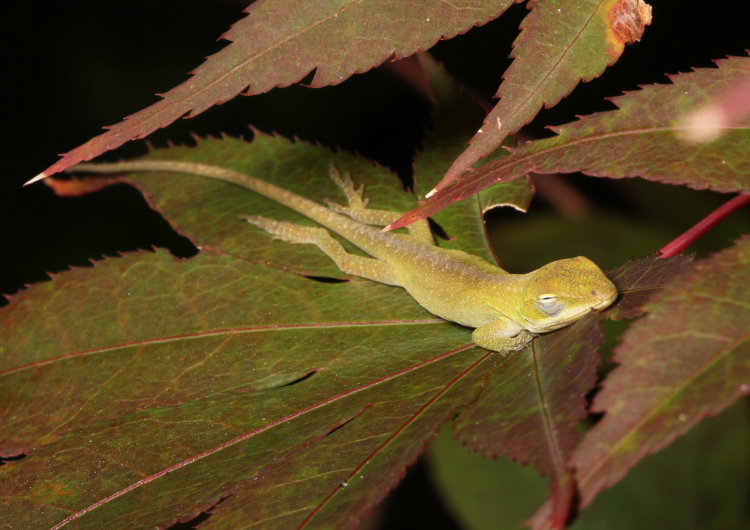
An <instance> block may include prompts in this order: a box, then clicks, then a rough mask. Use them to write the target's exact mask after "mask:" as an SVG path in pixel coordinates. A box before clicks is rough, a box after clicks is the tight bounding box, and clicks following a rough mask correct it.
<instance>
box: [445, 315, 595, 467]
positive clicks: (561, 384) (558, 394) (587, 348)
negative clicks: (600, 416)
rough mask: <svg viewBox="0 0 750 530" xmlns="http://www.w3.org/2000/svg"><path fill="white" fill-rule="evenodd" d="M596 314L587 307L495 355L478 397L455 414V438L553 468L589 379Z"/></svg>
mask: <svg viewBox="0 0 750 530" xmlns="http://www.w3.org/2000/svg"><path fill="white" fill-rule="evenodd" d="M599 319H600V315H599V314H598V313H593V314H591V315H589V316H588V317H587V318H584V319H583V320H580V321H578V322H576V323H575V324H574V325H573V326H571V327H569V328H567V329H565V330H563V331H561V332H559V333H553V334H548V335H543V336H541V337H539V338H537V339H536V340H535V341H534V342H533V344H532V346H531V347H529V348H527V349H525V350H523V351H522V352H517V353H515V354H512V355H508V356H506V357H504V358H502V359H499V360H497V361H495V364H496V366H495V367H494V368H493V370H492V372H491V374H490V376H489V379H488V381H487V384H486V387H485V388H484V390H483V391H482V393H481V394H480V396H479V399H478V401H477V402H476V403H474V404H472V405H471V406H470V407H468V408H467V410H465V411H464V412H463V413H462V414H461V416H459V417H458V418H457V419H456V422H455V426H456V437H457V439H458V440H460V441H461V442H462V443H465V444H466V445H467V446H468V447H469V449H471V450H472V451H480V452H482V454H484V455H486V456H488V457H493V458H494V457H497V456H499V455H501V454H505V455H506V456H508V457H509V458H511V459H513V460H517V461H518V462H520V463H522V464H526V463H529V462H531V463H533V464H534V465H535V466H536V468H537V469H539V471H540V472H541V473H543V474H545V475H553V476H561V475H562V474H563V473H564V471H565V462H566V460H567V458H568V455H569V454H570V452H571V451H572V450H573V448H574V447H575V443H576V441H577V439H578V434H577V432H576V426H577V424H578V422H579V421H581V420H582V419H583V418H584V417H585V416H586V414H587V411H586V400H585V395H586V393H587V392H588V391H589V390H590V389H591V388H592V387H593V386H594V384H595V383H596V367H597V365H598V364H599V357H598V356H597V349H598V347H599V345H600V344H601V342H602V341H603V340H604V339H603V336H602V332H601V329H600V328H599V325H598V323H599Z"/></svg>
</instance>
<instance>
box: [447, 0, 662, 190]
mask: <svg viewBox="0 0 750 530" xmlns="http://www.w3.org/2000/svg"><path fill="white" fill-rule="evenodd" d="M528 7H529V9H530V10H531V12H530V13H529V15H528V16H527V17H526V19H525V20H524V21H523V23H522V24H521V29H522V31H521V34H520V35H519V37H518V39H516V41H515V42H514V43H513V53H512V57H514V59H515V60H514V61H513V64H511V66H510V67H509V68H508V69H507V70H506V71H505V74H503V83H502V84H501V85H500V88H499V89H498V91H497V94H496V97H498V98H500V101H499V103H498V104H497V105H495V107H494V108H493V109H492V111H491V112H490V113H489V114H488V115H487V117H486V118H485V119H484V123H483V124H482V128H481V129H479V131H477V133H476V134H475V135H474V137H473V138H472V139H471V142H470V144H469V147H468V148H467V149H466V150H465V151H464V152H463V153H461V156H459V157H458V158H457V159H456V160H455V162H453V164H452V165H451V167H450V168H449V169H448V171H447V173H446V174H445V177H444V178H443V180H441V182H440V184H438V186H437V187H436V189H438V190H440V189H443V188H445V187H446V186H447V185H448V184H450V183H451V182H453V181H454V180H456V179H458V178H459V177H460V176H461V174H462V173H463V172H465V171H466V170H467V169H469V168H471V166H473V165H474V164H475V163H476V162H477V160H479V159H480V158H482V157H484V156H486V155H487V154H488V153H490V152H491V151H493V150H494V149H496V148H498V147H499V146H500V144H501V143H502V142H503V140H504V139H505V138H506V137H507V136H508V135H510V134H513V133H514V132H516V131H518V129H520V128H521V127H522V126H523V125H525V124H527V123H528V122H530V121H531V120H532V119H533V118H534V116H536V114H537V112H539V110H540V109H541V108H542V106H543V105H544V106H547V107H552V106H554V105H556V104H557V103H558V102H559V101H560V100H561V99H562V98H563V97H565V96H566V95H568V94H569V93H570V92H571V91H572V90H573V89H574V88H575V87H576V85H577V84H578V83H579V82H580V81H590V80H591V79H594V78H596V77H599V76H600V75H601V74H602V72H603V71H604V69H605V68H606V67H607V66H610V65H612V64H614V63H615V61H617V59H619V57H620V55H621V54H622V52H623V50H624V47H625V44H627V43H629V42H634V41H636V40H639V39H640V36H641V34H642V33H643V30H644V29H645V26H646V25H648V24H650V22H651V7H650V6H648V4H645V3H644V2H638V1H636V0H632V1H631V0H626V1H622V0H583V1H580V0H579V1H578V2H565V1H563V0H538V1H536V2H529V4H528ZM625 27H627V28H628V30H627V31H629V34H627V33H626V32H625V31H623V29H624V28H625Z"/></svg>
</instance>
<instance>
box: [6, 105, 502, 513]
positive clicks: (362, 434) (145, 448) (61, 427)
mask: <svg viewBox="0 0 750 530" xmlns="http://www.w3.org/2000/svg"><path fill="white" fill-rule="evenodd" d="M441 123H443V120H436V126H437V127H441V125H440V124H441ZM256 141H257V144H256V143H255V142H253V143H252V144H249V143H247V142H241V141H238V140H231V139H224V140H202V141H199V142H198V145H197V146H196V147H194V148H174V149H169V150H161V151H157V152H155V153H152V155H151V156H159V157H162V158H165V157H166V158H170V157H175V158H184V159H189V160H200V161H202V162H206V161H208V162H211V163H222V161H223V162H224V163H225V164H226V165H228V166H230V167H234V168H235V169H239V170H242V171H246V172H248V173H251V174H254V175H258V176H263V177H268V174H270V175H271V177H272V180H274V181H275V182H277V183H282V184H283V185H285V186H287V187H290V188H291V189H294V190H295V191H298V192H301V193H305V194H307V195H308V196H311V197H313V198H315V199H317V200H320V199H321V198H323V197H331V198H334V199H336V197H335V193H336V189H335V187H334V186H333V184H332V183H331V182H330V181H329V180H328V177H327V175H326V172H327V168H326V167H325V165H326V164H327V162H329V161H331V160H335V161H336V163H337V164H338V165H339V167H340V169H341V170H342V171H345V170H351V171H352V172H353V178H354V179H355V180H357V181H358V182H362V181H364V182H366V183H367V185H368V196H369V197H371V198H372V204H373V206H375V207H385V206H391V207H394V206H395V207H398V205H399V204H401V205H403V204H404V202H403V201H407V202H408V203H409V204H413V198H411V197H410V196H409V195H408V194H404V193H403V192H400V193H398V186H399V184H398V183H397V180H396V179H395V178H393V176H392V175H390V174H388V173H387V172H385V171H383V170H382V169H379V168H375V167H373V166H372V165H370V164H367V163H364V162H362V161H358V160H356V159H354V158H353V157H351V156H350V155H346V154H334V155H332V154H331V153H330V151H328V150H327V149H324V148H320V147H313V146H309V145H306V144H303V143H292V142H289V141H287V140H284V139H281V138H273V137H267V136H264V135H258V137H257V138H256ZM279 165H281V167H277V166H279ZM295 166H296V167H295ZM429 169H430V168H429V165H428V166H427V167H426V168H425V171H428V170H429ZM287 170H289V171H288V174H287ZM125 178H127V179H131V180H132V181H133V182H136V181H137V183H138V185H139V187H141V188H142V189H144V190H146V192H147V195H148V197H149V200H150V201H151V204H152V205H154V206H155V207H156V208H157V209H159V210H160V211H163V212H164V213H165V215H166V216H167V217H168V218H169V219H170V220H172V221H173V222H174V223H175V224H176V225H178V226H179V228H180V230H181V231H183V232H184V233H186V234H188V235H189V236H190V237H191V238H192V239H193V240H194V241H195V242H196V243H198V244H199V245H200V246H202V247H203V248H204V250H203V252H201V253H200V254H199V255H198V256H196V257H195V258H192V259H190V260H186V261H177V260H174V259H172V258H171V257H169V256H167V255H165V254H164V253H163V252H161V251H160V252H157V253H156V254H148V253H146V254H142V255H128V256H125V257H123V258H120V259H108V260H106V261H104V262H103V263H99V264H97V265H96V266H95V267H94V268H93V269H76V270H74V271H70V272H66V273H63V274H60V275H56V276H55V277H54V279H53V281H51V282H48V283H45V284H41V285H38V286H35V287H34V288H33V289H31V290H30V291H28V292H23V293H21V294H19V295H17V296H15V297H13V298H12V299H11V305H10V306H9V307H8V308H6V310H4V311H3V312H2V313H0V318H4V319H5V320H4V321H3V326H2V329H3V330H6V332H7V333H9V330H11V329H13V333H12V335H11V336H3V337H0V339H2V341H0V344H2V345H3V347H4V348H6V349H5V350H3V357H4V361H5V362H4V366H6V367H7V370H6V371H5V372H4V373H3V375H2V376H0V377H2V379H3V380H2V381H1V382H0V384H2V388H3V389H8V393H7V394H4V395H3V396H7V401H4V402H3V403H2V407H3V409H2V410H3V414H4V417H5V418H6V420H7V421H6V423H5V424H4V425H7V426H8V427H9V430H8V431H7V432H6V431H4V432H3V434H4V436H7V437H8V438H3V441H2V442H0V446H1V449H0V450H2V454H15V453H18V452H21V451H28V450H29V449H33V452H32V453H31V454H30V455H29V456H28V457H26V458H24V459H22V460H20V461H18V462H16V463H13V464H8V465H6V466H3V467H2V468H1V469H0V474H2V475H3V477H2V479H0V483H1V484H2V486H0V492H1V494H2V495H3V496H4V497H5V499H12V500H9V504H8V505H6V506H7V507H8V509H7V510H6V512H5V513H9V514H11V515H12V517H13V519H14V520H16V521H19V524H23V523H24V522H28V523H29V524H31V523H32V522H33V524H42V525H47V526H51V525H53V524H55V523H59V522H60V521H61V520H69V521H76V522H77V523H79V524H81V525H83V526H100V525H101V524H102V521H107V523H108V524H118V522H122V523H123V524H124V523H125V522H127V524H130V525H138V526H150V525H165V524H169V522H171V521H174V520H176V519H185V518H189V517H191V516H193V515H195V514H197V513H198V512H199V511H201V510H203V509H205V508H207V507H211V512H212V515H211V522H212V524H216V525H219V526H223V527H226V526H231V525H232V524H234V522H235V521H238V520H241V521H243V522H248V521H250V522H252V521H255V522H256V523H257V524H259V525H261V526H268V525H278V526H297V525H300V524H302V523H304V521H305V520H307V519H309V520H310V522H311V523H313V524H319V525H323V526H336V527H340V526H342V525H349V524H353V522H354V521H356V519H357V518H358V517H359V516H360V515H361V514H362V513H363V512H365V511H366V510H367V509H368V508H369V507H371V506H372V505H373V504H374V503H375V502H377V501H378V500H379V499H381V498H382V497H383V496H384V495H385V494H386V492H387V491H388V489H389V488H391V487H393V485H395V483H396V482H397V481H398V480H399V479H400V477H401V476H402V475H403V473H404V469H405V466H407V465H408V464H410V463H411V462H412V461H413V460H414V459H415V458H416V457H417V456H418V455H419V453H420V452H421V451H422V450H423V447H424V443H425V442H426V441H427V440H428V439H429V438H430V437H431V436H432V434H433V433H434V431H435V430H436V429H437V427H438V426H439V425H440V423H442V422H443V421H445V420H447V419H448V418H449V417H451V416H452V415H454V414H455V413H456V410H455V409H456V408H457V407H461V406H464V405H465V404H466V403H468V402H471V401H472V400H473V399H475V397H476V394H477V392H478V388H479V387H480V386H481V384H482V377H481V376H482V375H483V374H484V373H486V371H487V369H488V368H487V366H486V362H485V359H492V358H494V357H496V355H495V354H492V353H489V352H486V351H484V350H481V349H479V348H476V347H471V345H470V330H468V329H466V328H462V327H460V326H456V325H454V324H450V323H447V322H443V321H441V320H440V319H436V318H434V317H432V315H429V314H427V313H426V312H425V311H424V310H423V309H421V308H420V307H419V306H417V305H416V304H415V303H414V301H413V300H411V299H410V298H409V296H408V295H406V293H404V292H403V291H402V290H400V289H394V288H392V287H388V286H384V285H379V284H376V283H373V282H369V281H365V280H359V279H354V280H352V281H349V282H344V283H333V284H331V283H320V282H316V281H312V280H309V279H306V278H303V277H301V276H299V275H297V274H288V272H286V270H283V269H287V268H292V269H301V270H307V271H309V272H313V273H318V274H320V273H321V272H322V271H323V272H324V271H325V269H318V268H317V266H314V267H310V266H309V262H310V256H312V255H316V254H318V255H319V254H320V252H319V251H317V250H316V249H315V248H312V247H307V246H304V245H289V244H284V243H281V242H275V241H272V240H271V239H270V237H268V235H267V234H263V233H259V232H257V231H254V229H253V227H249V226H248V225H247V224H246V223H244V222H241V221H239V220H238V217H237V215H239V214H241V213H258V210H260V211H261V212H262V213H263V214H265V215H271V216H274V217H278V218H280V219H285V218H286V219H290V218H292V217H291V215H292V212H289V211H287V210H286V209H285V208H283V207H281V206H279V205H277V204H273V203H272V202H270V201H267V200H265V199H263V198H260V197H257V196H255V194H252V193H249V192H245V193H243V192H242V190H238V188H236V187H230V186H226V185H224V184H222V183H220V182H214V181H209V180H207V179H197V178H196V179H191V178H190V177H176V176H174V175H171V176H166V175H138V176H135V175H131V176H128V177H125ZM183 181H184V182H183ZM76 184H80V185H81V187H80V188H78V189H77V187H76ZM91 188H92V186H91V183H90V182H89V181H74V182H73V183H68V184H66V192H68V193H75V192H77V191H86V190H89V189H91ZM396 193H398V196H396ZM381 201H383V202H381ZM387 201H390V202H392V203H393V204H391V205H389V204H386V202H387ZM454 209H455V210H456V211H457V212H460V213H458V214H453V215H458V217H456V218H457V219H465V218H468V217H469V213H468V212H469V211H473V212H474V216H475V217H477V216H478V215H479V209H478V206H477V203H476V201H466V202H464V203H462V204H458V205H456V207H455V208H454ZM464 210H466V211H464ZM293 219H294V220H295V221H299V222H304V220H303V219H301V218H297V217H294V218H293ZM451 219H452V217H451V215H448V216H447V217H445V223H446V226H451V230H452V229H453V226H452V225H451V223H452V221H451ZM464 228H466V229H467V232H469V233H470V232H471V231H472V228H471V227H464ZM473 230H474V231H475V232H478V233H477V234H471V236H470V237H471V241H472V243H471V245H475V244H476V241H479V239H478V238H479V237H480V236H481V235H482V232H481V228H480V227H479V225H478V224H476V223H475V224H474V228H473ZM462 240H464V235H463V234H455V235H453V234H452V240H451V243H452V244H454V245H457V246H459V247H460V245H461V241H462ZM243 244H244V245H246V248H245V249H243V247H242V245H243ZM272 245H273V246H275V247H277V248H276V249H275V250H270V249H271V246H272ZM209 249H213V250H209ZM247 249H252V250H253V251H252V252H250V251H248V250H247ZM281 249H289V251H290V252H291V254H290V256H296V259H294V258H292V259H291V264H290V263H286V264H285V263H284V260H281V259H279V258H280V254H279V253H280V252H281V251H282V250H281ZM294 251H296V254H295V253H294ZM216 253H219V254H218V255H217V254H216ZM308 253H309V254H308ZM317 257H319V256H317ZM270 264H273V265H274V266H269V265H270ZM282 265H286V267H284V266H282ZM313 265H315V264H314V263H313ZM325 266H327V267H328V266H329V265H328V264H326V265H325ZM295 272H299V271H297V270H295ZM71 300H75V303H71ZM363 300H364V301H366V303H363V302H362V301H363ZM378 315H380V317H383V319H380V318H379V316H378ZM5 324H7V325H5ZM440 327H443V329H444V330H445V331H447V332H448V333H447V335H446V334H444V333H443V332H441V331H439V330H438V328H440ZM420 329H421V330H422V331H420ZM6 358H7V360H6ZM73 389H75V391H73ZM50 394H54V395H55V399H49V396H50ZM344 448H345V450H344ZM4 487H5V488H8V489H3V488H4ZM222 499H223V501H222V502H220V503H219V504H216V503H217V502H218V501H220V500H222ZM248 499H252V502H248V501H247V500H248Z"/></svg>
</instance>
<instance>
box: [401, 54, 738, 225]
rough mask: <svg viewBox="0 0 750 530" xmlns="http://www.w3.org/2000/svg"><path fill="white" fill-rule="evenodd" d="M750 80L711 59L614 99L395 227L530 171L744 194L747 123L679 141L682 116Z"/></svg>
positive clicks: (734, 63)
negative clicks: (706, 139) (715, 135)
mask: <svg viewBox="0 0 750 530" xmlns="http://www.w3.org/2000/svg"><path fill="white" fill-rule="evenodd" d="M748 74H750V58H748V57H732V58H729V59H723V60H721V61H717V68H702V69H698V70H696V71H694V72H690V73H683V74H679V75H675V76H672V77H671V81H672V83H671V84H663V85H650V86H646V87H643V88H642V89H641V90H637V91H633V92H629V93H627V94H625V95H623V96H619V97H616V98H613V99H612V102H613V103H614V104H615V105H617V106H618V109H617V110H613V111H608V112H600V113H596V114H592V115H590V116H585V117H583V118H581V119H579V120H578V121H576V122H573V123H569V124H567V125H564V126H561V127H559V128H557V129H555V131H556V132H557V133H558V134H557V135H556V136H554V137H552V138H548V139H544V140H539V141H534V142H529V143H528V144H526V145H524V146H522V147H520V148H518V149H516V150H515V151H514V152H513V154H512V155H511V156H509V157H507V158H503V159H501V160H496V161H492V162H489V163H487V164H485V165H483V166H482V167H480V168H478V169H476V170H474V171H473V172H472V173H471V174H470V175H468V176H467V177H466V178H465V179H463V180H462V181H461V182H458V183H456V184H455V185H453V186H451V187H449V188H447V189H445V190H444V191H442V192H440V193H438V194H436V195H435V196H433V197H431V198H430V199H428V200H427V201H426V202H425V203H424V204H422V205H421V206H420V207H418V208H416V209H415V210H412V211H411V212H409V213H408V214H407V215H405V216H404V217H402V218H401V219H400V220H399V221H398V222H397V223H394V225H393V227H398V226H404V225H406V224H409V223H410V222H413V221H414V220H416V219H419V218H423V217H426V216H430V215H432V214H433V213H434V212H436V211H438V210H440V209H441V208H443V207H445V206H446V205H448V204H450V203H452V202H453V201H457V200H460V199H463V198H465V197H469V196H471V195H473V194H475V193H477V192H479V191H480V190H482V189H484V188H486V187H487V186H490V185H491V184H493V183H496V182H499V181H509V180H513V179H515V178H518V177H520V176H522V175H525V174H527V173H529V172H535V173H559V172H564V173H570V172H575V171H582V172H583V173H585V174H587V175H592V176H598V177H608V178H626V177H635V176H639V177H642V178H645V179H649V180H654V181H658V182H664V183H667V184H680V185H686V186H689V187H691V188H695V189H705V188H708V189H711V190H715V191H721V192H732V191H741V192H748V191H750V180H748V178H747V175H748V174H750V158H748V157H747V152H748V150H750V119H748V118H745V119H744V121H742V122H741V123H737V124H735V125H734V126H733V127H732V128H731V130H729V131H727V134H725V135H723V136H721V137H720V138H719V139H718V140H716V141H715V142H712V143H710V144H694V143H686V142H684V141H683V140H681V139H680V138H679V137H678V133H679V132H680V131H681V129H682V128H683V127H684V125H682V124H681V122H680V118H681V117H682V116H683V115H684V114H685V113H687V112H689V111H690V110H693V109H695V108H697V107H699V106H700V105H701V104H702V103H704V102H706V101H709V100H711V98H712V97H714V96H716V95H717V94H721V93H722V92H724V91H725V90H728V89H730V88H731V87H732V86H733V85H734V84H735V83H736V82H737V81H738V80H741V79H743V78H744V77H746V76H747V75H748Z"/></svg>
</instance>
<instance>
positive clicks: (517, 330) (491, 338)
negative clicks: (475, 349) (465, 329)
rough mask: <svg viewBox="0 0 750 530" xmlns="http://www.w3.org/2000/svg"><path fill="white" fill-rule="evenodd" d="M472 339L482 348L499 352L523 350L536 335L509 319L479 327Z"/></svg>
mask: <svg viewBox="0 0 750 530" xmlns="http://www.w3.org/2000/svg"><path fill="white" fill-rule="evenodd" d="M471 338H472V339H473V340H474V342H475V343H476V344H477V346H481V347H482V348H487V349H488V350H493V351H497V352H511V351H516V350H522V349H524V348H525V347H526V345H527V344H528V343H529V342H530V341H531V339H533V338H534V334H533V333H530V332H529V331H527V330H525V329H523V328H522V327H521V326H519V325H518V324H516V323H515V322H513V321H512V320H510V319H508V318H501V319H498V320H496V321H494V322H490V323H489V324H485V325H483V326H479V327H478V328H476V329H475V330H474V332H473V333H472V334H471Z"/></svg>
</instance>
